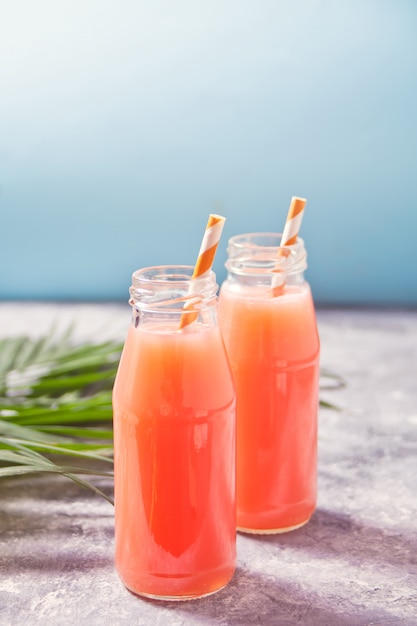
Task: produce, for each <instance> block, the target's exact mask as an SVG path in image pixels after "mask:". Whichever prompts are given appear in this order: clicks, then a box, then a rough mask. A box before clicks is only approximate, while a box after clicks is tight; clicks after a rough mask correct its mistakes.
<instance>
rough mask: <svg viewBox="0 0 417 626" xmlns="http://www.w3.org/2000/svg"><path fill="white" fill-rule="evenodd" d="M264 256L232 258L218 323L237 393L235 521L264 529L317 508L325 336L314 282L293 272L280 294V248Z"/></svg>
mask: <svg viewBox="0 0 417 626" xmlns="http://www.w3.org/2000/svg"><path fill="white" fill-rule="evenodd" d="M233 239H235V238H232V241H233ZM236 239H237V238H236ZM297 254H298V256H299V254H300V250H298V251H297ZM250 255H254V252H253V250H252V251H251V253H250ZM255 256H256V255H255ZM261 256H262V255H259V256H257V262H255V263H253V258H252V256H251V257H250V258H252V261H250V262H249V261H245V262H244V263H243V265H242V256H240V257H239V261H238V262H237V260H236V259H233V258H232V259H231V260H230V259H229V262H228V270H229V277H228V279H227V280H226V281H225V283H223V285H222V288H221V293H220V304H219V323H220V327H221V330H222V333H223V338H224V341H225V345H226V349H227V353H228V356H229V361H230V366H231V369H232V372H233V376H234V380H235V385H236V394H237V526H238V528H239V529H242V530H246V531H248V532H259V533H266V532H284V531H286V530H291V529H293V528H297V527H299V526H301V525H303V524H304V523H305V522H307V521H308V519H309V518H310V517H311V515H312V513H313V511H314V509H315V505H316V475H317V409H318V379H319V339H318V333H317V326H316V319H315V311H314V305H313V300H312V296H311V291H310V287H309V286H308V284H307V283H306V282H305V281H303V280H300V277H299V276H298V278H297V279H295V278H294V276H287V277H286V281H285V283H283V286H282V289H281V293H280V295H279V296H275V297H274V296H273V295H272V292H271V279H270V275H271V270H270V268H271V267H274V264H275V259H276V254H275V252H274V254H273V260H274V264H273V265H271V263H270V261H271V259H270V257H271V254H270V252H269V251H268V252H267V253H266V255H264V256H262V258H263V261H261V260H260V258H261ZM294 256H296V254H295V251H294ZM268 259H269V261H268ZM245 263H246V265H247V266H246V267H245ZM289 263H291V261H288V260H287V259H282V264H283V265H284V267H286V266H288V264H289ZM237 267H239V272H240V274H239V275H237V274H236V273H234V272H233V268H237ZM242 268H243V269H242ZM296 274H300V271H298V272H296ZM265 275H266V276H265Z"/></svg>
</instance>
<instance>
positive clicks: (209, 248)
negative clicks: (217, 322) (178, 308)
mask: <svg viewBox="0 0 417 626" xmlns="http://www.w3.org/2000/svg"><path fill="white" fill-rule="evenodd" d="M225 221H226V218H225V217H222V216H221V215H215V214H213V213H211V214H210V215H209V219H208V222H207V226H206V230H205V231H204V237H203V241H202V242H201V246H200V252H199V253H198V258H197V263H196V264H195V267H194V271H193V275H192V278H191V284H190V295H192V293H193V279H195V278H202V277H203V276H206V275H207V274H209V272H210V270H211V267H212V265H213V261H214V256H215V254H216V250H217V246H218V245H219V241H220V237H221V234H222V230H223V226H224V223H225ZM193 306H194V301H193V300H190V301H188V302H186V303H185V306H184V310H185V311H191V310H192V309H193ZM197 317H198V313H197V312H195V313H194V314H192V313H187V315H182V316H181V320H180V329H181V328H184V327H185V326H188V325H189V324H191V323H192V322H194V321H195V320H196V319H197Z"/></svg>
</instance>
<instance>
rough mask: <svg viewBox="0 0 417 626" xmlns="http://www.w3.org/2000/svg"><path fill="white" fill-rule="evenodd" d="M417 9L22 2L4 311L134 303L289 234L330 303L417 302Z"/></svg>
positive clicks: (15, 18)
mask: <svg viewBox="0 0 417 626" xmlns="http://www.w3.org/2000/svg"><path fill="white" fill-rule="evenodd" d="M416 33H417V2H415V0H395V1H392V0H391V1H389V0H374V1H372V0H327V1H326V0H323V1H320V0H295V1H293V2H290V1H288V2H281V1H279V0H228V1H224V0H210V1H204V0H175V2H172V1H171V0H152V1H150V0H148V1H144V0H118V1H117V2H115V1H106V0H78V1H76V0H59V1H55V0H49V1H47V0H38V1H37V2H33V1H32V0H26V1H24V0H13V2H9V3H6V2H2V3H1V18H0V59H1V61H0V220H1V221H0V229H1V240H0V298H3V299H6V298H9V299H20V298H32V299H84V300H94V299H122V300H126V298H127V290H128V287H129V285H130V276H131V273H132V271H133V270H134V269H136V268H138V267H141V266H144V265H152V264H160V263H190V264H193V263H194V261H195V258H196V255H197V252H198V248H199V245H200V240H201V237H202V234H203V230H204V227H205V224H206V221H207V217H208V214H209V213H210V212H218V213H222V214H223V215H225V216H226V217H227V223H226V227H225V230H224V234H223V237H222V241H221V244H220V247H219V250H218V254H217V257H216V262H215V270H216V271H217V274H218V278H219V281H221V280H222V279H223V278H224V275H225V273H224V269H223V263H224V261H225V258H226V245H227V238H228V237H229V236H231V235H232V234H236V233H238V232H248V231H255V230H281V229H282V226H283V223H284V221H285V216H286V212H287V208H288V205H289V201H290V198H291V196H292V195H301V196H305V197H306V198H307V199H308V204H307V208H306V213H305V218H304V221H303V225H302V231H301V234H302V236H303V238H304V239H305V241H306V245H307V248H308V251H309V270H308V274H307V276H308V279H309V281H310V283H311V284H312V288H313V291H314V295H315V299H316V301H317V302H318V303H365V304H372V303H381V304H386V303H393V304H417V246H416V230H417V200H416V198H417V34H416Z"/></svg>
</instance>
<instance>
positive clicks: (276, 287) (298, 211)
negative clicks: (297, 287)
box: [272, 196, 307, 297]
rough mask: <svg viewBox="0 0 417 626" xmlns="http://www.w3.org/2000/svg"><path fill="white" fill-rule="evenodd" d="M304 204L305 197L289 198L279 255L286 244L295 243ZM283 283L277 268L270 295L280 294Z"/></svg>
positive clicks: (282, 277)
mask: <svg viewBox="0 0 417 626" xmlns="http://www.w3.org/2000/svg"><path fill="white" fill-rule="evenodd" d="M306 204H307V200H306V199H305V198H298V197H297V196H293V197H292V198H291V203H290V208H289V209H288V214H287V219H286V221H285V226H284V231H283V233H282V236H281V241H280V244H279V249H278V255H279V256H283V255H284V254H285V253H284V251H283V248H285V247H286V246H292V245H294V244H295V243H296V241H297V237H298V233H299V231H300V227H301V222H302V219H303V215H304V207H305V205H306ZM284 283H285V279H284V276H283V274H282V272H280V271H279V270H277V271H276V272H275V273H274V276H273V278H272V295H273V296H274V297H275V296H279V295H281V294H282V292H283V287H284Z"/></svg>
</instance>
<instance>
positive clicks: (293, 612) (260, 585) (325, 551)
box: [159, 510, 417, 626]
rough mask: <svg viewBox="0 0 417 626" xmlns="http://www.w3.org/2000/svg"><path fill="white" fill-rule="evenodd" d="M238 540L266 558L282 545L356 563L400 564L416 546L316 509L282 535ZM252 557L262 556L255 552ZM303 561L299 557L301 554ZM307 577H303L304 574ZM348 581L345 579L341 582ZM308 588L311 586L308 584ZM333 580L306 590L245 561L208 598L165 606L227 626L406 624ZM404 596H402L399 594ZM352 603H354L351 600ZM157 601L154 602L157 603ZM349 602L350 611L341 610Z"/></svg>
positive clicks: (179, 613) (404, 563) (411, 555)
mask: <svg viewBox="0 0 417 626" xmlns="http://www.w3.org/2000/svg"><path fill="white" fill-rule="evenodd" d="M242 537H244V542H245V544H246V545H248V543H247V542H254V543H257V544H262V545H263V546H264V547H266V546H269V548H270V549H268V558H271V557H272V558H274V552H276V557H277V559H279V558H280V553H281V551H282V550H283V549H285V548H291V549H292V551H293V553H295V556H294V558H295V559H296V558H297V557H296V550H300V552H303V553H304V555H305V553H307V554H310V555H312V556H313V557H316V558H317V559H326V558H328V559H335V560H338V561H340V562H341V563H342V564H343V563H349V564H351V565H352V564H353V565H356V566H358V567H359V566H360V564H361V563H362V564H363V563H364V562H366V563H372V565H373V566H375V567H376V568H378V567H379V566H382V565H384V566H387V565H390V566H393V567H397V568H404V567H406V566H407V564H408V565H410V564H411V562H412V559H414V555H415V553H416V550H417V541H416V539H415V537H414V538H413V537H406V536H404V535H400V534H399V533H397V534H395V533H394V532H393V533H391V534H390V533H387V532H386V531H382V530H381V529H379V528H377V527H373V526H368V525H366V524H362V523H360V522H356V521H354V520H353V519H352V518H351V517H350V516H349V515H345V514H342V513H337V512H331V511H326V510H318V511H316V513H315V515H314V516H313V518H312V519H311V520H310V522H309V524H307V525H306V526H304V527H303V528H301V529H299V530H297V531H294V532H291V533H288V534H283V535H263V536H261V535H242ZM256 558H257V559H258V560H261V559H262V556H258V555H256ZM304 561H305V557H304ZM306 580H309V579H308V576H307V577H306ZM343 582H348V581H343ZM310 587H311V585H310ZM337 587H338V581H337V580H334V581H331V583H330V586H329V588H326V587H324V588H323V592H322V593H321V592H320V593H318V592H317V591H312V590H311V589H310V588H309V585H306V586H303V584H302V580H301V579H300V583H294V581H291V582H289V581H286V580H285V565H284V571H283V574H282V578H280V579H278V580H277V579H275V580H272V576H269V575H268V571H267V570H265V572H262V573H260V572H259V571H250V565H249V566H248V567H245V568H242V567H238V568H237V570H236V573H235V576H234V578H233V580H232V581H231V583H230V584H229V585H228V586H227V587H226V588H225V589H223V590H222V591H220V592H218V593H217V594H215V595H213V596H210V597H208V598H202V599H201V600H196V601H192V602H186V603H173V602H171V603H168V604H167V605H165V606H166V607H167V608H169V611H171V612H172V613H175V614H176V617H177V618H182V617H183V616H184V615H189V617H190V620H191V621H190V623H197V622H196V621H195V620H196V619H201V623H206V622H207V623H212V622H215V623H219V624H225V625H227V626H240V625H241V626H252V624H253V625H255V624H257V625H260V626H272V625H273V626H276V625H277V626H293V625H294V624H301V625H302V626H310V625H311V626H313V625H320V626H362V625H363V626H364V625H369V624H374V625H384V626H385V625H386V624H404V625H405V624H409V623H412V622H408V621H402V620H400V619H399V618H396V617H395V616H393V615H392V614H390V613H389V612H386V611H384V610H383V609H382V608H375V609H374V608H367V607H366V604H363V603H362V602H361V599H360V598H356V599H355V598H349V597H346V596H345V597H343V593H346V587H345V591H342V590H340V591H339V592H338V591H337ZM404 601H406V598H404ZM355 604H356V605H355ZM159 606H160V605H159ZM346 606H350V607H351V611H354V613H349V614H347V613H344V612H343V608H345V610H346ZM199 623H200V622H199Z"/></svg>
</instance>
